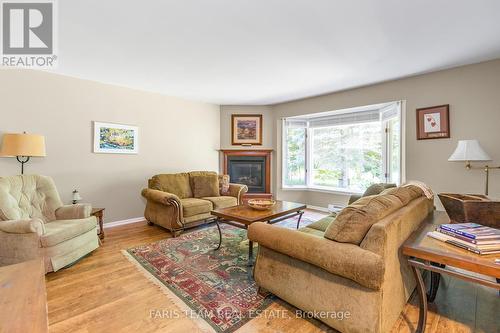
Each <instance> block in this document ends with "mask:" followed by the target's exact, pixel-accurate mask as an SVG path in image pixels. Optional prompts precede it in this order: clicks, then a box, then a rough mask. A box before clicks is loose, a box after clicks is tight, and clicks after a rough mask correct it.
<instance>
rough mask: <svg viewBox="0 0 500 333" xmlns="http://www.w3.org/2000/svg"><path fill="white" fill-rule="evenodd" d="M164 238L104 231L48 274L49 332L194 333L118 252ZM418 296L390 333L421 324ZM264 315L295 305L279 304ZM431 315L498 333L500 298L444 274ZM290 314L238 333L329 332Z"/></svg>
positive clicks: (450, 328) (435, 320)
mask: <svg viewBox="0 0 500 333" xmlns="http://www.w3.org/2000/svg"><path fill="white" fill-rule="evenodd" d="M308 215H309V217H311V218H319V217H321V215H322V214H321V213H318V212H314V211H308ZM168 237H170V234H169V233H168V232H167V231H165V230H164V229H162V228H159V227H156V226H148V225H146V223H145V222H144V223H134V224H129V225H125V226H120V227H115V228H111V229H107V230H106V239H105V240H104V243H103V245H102V246H101V247H100V248H99V249H97V250H96V251H94V252H93V253H92V254H91V255H89V256H88V257H86V258H83V259H82V260H80V261H79V262H78V263H76V264H75V265H73V266H72V267H69V268H67V269H64V270H61V271H59V272H56V273H50V274H48V275H47V276H46V282H47V299H48V310H49V331H50V332H53V333H55V332H90V333H94V332H113V333H115V332H183V333H184V332H199V331H200V330H199V329H198V326H197V325H196V324H195V323H194V322H193V321H192V320H191V319H189V318H186V317H182V316H181V317H180V318H167V317H168V314H169V313H171V312H168V311H171V310H176V309H178V308H177V306H176V305H175V304H174V303H173V302H172V301H171V300H170V299H169V298H168V297H167V296H166V295H165V294H164V293H162V292H161V291H160V290H159V289H158V287H157V286H156V285H155V284H153V283H152V282H151V281H149V280H148V279H147V278H146V277H144V275H143V274H142V273H141V272H139V271H138V270H137V268H136V267H135V266H134V265H133V264H131V263H130V262H129V261H128V260H127V259H126V258H125V257H124V256H123V255H122V254H121V252H120V250H122V249H126V248H129V247H133V246H137V245H140V244H146V243H151V242H155V241H158V240H161V239H164V238H168ZM415 298H416V297H413V299H412V301H411V302H410V303H409V304H407V305H406V307H405V309H404V312H403V313H402V315H401V317H400V318H399V320H398V321H397V322H396V324H395V326H394V328H393V330H392V333H396V332H414V330H415V327H416V324H417V321H418V308H417V307H416V304H415ZM157 310H159V311H165V312H164V313H166V314H167V315H166V316H164V317H163V318H154V317H155V316H151V311H157ZM268 310H280V311H293V308H292V307H291V306H289V305H287V304H285V303H283V302H279V303H275V304H273V305H271V306H270V307H269V308H268ZM430 310H431V312H430V313H429V317H428V321H427V322H428V327H427V331H426V332H428V333H435V332H446V333H453V332H457V333H458V332H485V333H490V332H491V333H498V332H500V315H499V314H500V297H499V296H498V294H497V293H496V292H495V291H494V290H492V289H488V288H485V287H481V286H477V285H474V284H471V283H467V282H463V281H459V280H455V279H450V278H447V277H445V278H444V281H442V285H441V287H440V289H439V291H438V295H437V297H436V302H435V303H434V304H432V305H431V306H430ZM281 313H283V312H281ZM290 314H291V312H290ZM170 317H171V316H170ZM282 317H286V316H282ZM289 317H290V318H277V317H276V318H264V317H261V318H256V319H253V320H252V321H250V322H248V323H247V324H245V325H244V326H243V327H241V328H240V329H239V330H238V332H240V333H241V332H257V331H259V332H311V333H312V332H324V331H328V329H327V328H326V327H324V326H322V325H317V324H313V323H312V322H310V321H307V320H304V319H298V318H294V317H293V316H289ZM330 331H332V330H330Z"/></svg>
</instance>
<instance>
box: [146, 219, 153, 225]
mask: <svg viewBox="0 0 500 333" xmlns="http://www.w3.org/2000/svg"><path fill="white" fill-rule="evenodd" d="M146 222H147V224H148V225H149V226H152V225H154V223H153V222H151V221H148V220H146Z"/></svg>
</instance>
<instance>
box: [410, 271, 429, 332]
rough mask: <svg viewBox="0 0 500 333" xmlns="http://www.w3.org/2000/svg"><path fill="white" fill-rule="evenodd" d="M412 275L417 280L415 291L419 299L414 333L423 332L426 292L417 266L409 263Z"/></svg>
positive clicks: (425, 315) (425, 318)
mask: <svg viewBox="0 0 500 333" xmlns="http://www.w3.org/2000/svg"><path fill="white" fill-rule="evenodd" d="M410 267H411V271H412V272H413V276H414V277H415V280H416V281H417V292H418V299H419V303H420V304H419V313H418V326H417V330H416V333H423V332H425V324H426V322H427V292H426V290H425V284H424V280H423V279H422V275H421V274H420V271H419V270H418V268H417V267H415V266H413V265H411V264H410Z"/></svg>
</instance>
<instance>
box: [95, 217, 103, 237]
mask: <svg viewBox="0 0 500 333" xmlns="http://www.w3.org/2000/svg"><path fill="white" fill-rule="evenodd" d="M97 220H98V221H99V238H100V239H104V221H103V220H104V219H103V216H102V214H99V215H98V216H97Z"/></svg>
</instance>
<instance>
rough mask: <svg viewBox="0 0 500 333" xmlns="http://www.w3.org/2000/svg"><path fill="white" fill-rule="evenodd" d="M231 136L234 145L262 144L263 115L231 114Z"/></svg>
mask: <svg viewBox="0 0 500 333" xmlns="http://www.w3.org/2000/svg"><path fill="white" fill-rule="evenodd" d="M231 136H232V140H231V143H232V144H233V145H262V115H261V114H233V115H231Z"/></svg>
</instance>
